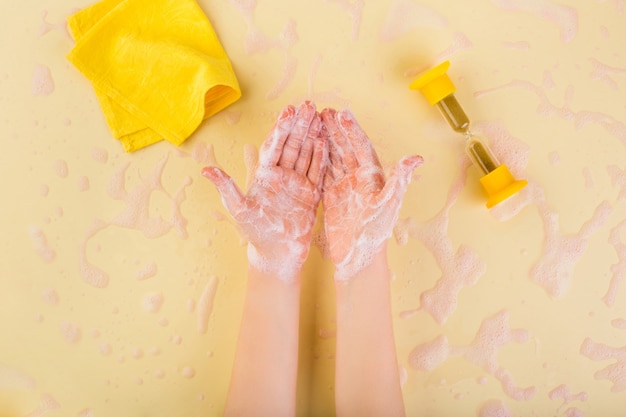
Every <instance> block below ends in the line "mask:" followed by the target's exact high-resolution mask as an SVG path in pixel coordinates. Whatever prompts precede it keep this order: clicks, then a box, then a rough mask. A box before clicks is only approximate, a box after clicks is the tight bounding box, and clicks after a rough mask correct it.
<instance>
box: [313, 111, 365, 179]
mask: <svg viewBox="0 0 626 417" xmlns="http://www.w3.org/2000/svg"><path fill="white" fill-rule="evenodd" d="M322 122H323V123H324V125H325V126H326V128H327V129H328V134H329V137H330V143H331V148H330V150H331V153H333V151H334V154H335V158H336V157H338V158H339V162H340V164H341V167H342V169H343V171H345V172H350V171H353V170H354V169H356V168H357V166H358V165H357V160H356V157H355V155H354V150H353V149H352V145H350V143H349V142H348V139H347V138H346V136H345V134H344V132H343V130H342V129H341V128H340V127H339V123H338V120H337V112H336V111H335V110H333V109H324V110H323V111H322ZM333 166H335V164H333Z"/></svg>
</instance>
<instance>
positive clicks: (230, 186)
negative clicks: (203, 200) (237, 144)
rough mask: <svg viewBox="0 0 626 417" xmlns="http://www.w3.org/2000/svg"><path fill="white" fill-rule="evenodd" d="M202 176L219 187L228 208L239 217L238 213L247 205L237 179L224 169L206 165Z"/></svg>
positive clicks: (233, 214) (234, 215)
mask: <svg viewBox="0 0 626 417" xmlns="http://www.w3.org/2000/svg"><path fill="white" fill-rule="evenodd" d="M202 176H204V177H206V178H208V179H209V180H210V181H211V182H212V183H213V185H215V187H216V188H217V191H219V193H220V195H221V196H222V203H223V204H224V207H226V210H228V212H229V213H230V214H231V216H233V217H234V218H237V214H239V213H241V211H242V210H243V208H244V205H245V203H244V202H245V197H244V195H243V193H242V192H241V190H240V189H239V187H237V184H235V181H234V180H233V179H232V178H231V177H230V176H229V175H228V174H227V173H225V172H224V171H222V170H221V169H220V168H217V167H204V168H203V169H202Z"/></svg>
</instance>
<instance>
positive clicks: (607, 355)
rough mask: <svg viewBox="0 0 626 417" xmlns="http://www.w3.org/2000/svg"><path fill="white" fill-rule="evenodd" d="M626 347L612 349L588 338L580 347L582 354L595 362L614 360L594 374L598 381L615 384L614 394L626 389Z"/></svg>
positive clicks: (612, 389)
mask: <svg viewBox="0 0 626 417" xmlns="http://www.w3.org/2000/svg"><path fill="white" fill-rule="evenodd" d="M625 351H626V346H622V347H611V346H608V345H605V344H602V343H597V342H594V341H593V340H591V338H586V339H585V340H584V341H583V343H582V345H581V346H580V353H581V354H583V355H584V356H586V357H588V358H589V359H591V360H594V361H603V362H604V361H607V360H613V361H614V362H613V363H612V364H610V365H608V366H606V367H604V368H603V369H601V370H599V371H597V372H596V373H595V374H594V377H595V379H596V380H602V379H604V380H608V381H611V382H612V383H613V387H612V388H611V391H612V392H620V391H623V390H625V389H626V354H625V353H624V352H625Z"/></svg>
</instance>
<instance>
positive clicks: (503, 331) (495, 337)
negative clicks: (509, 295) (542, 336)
mask: <svg viewBox="0 0 626 417" xmlns="http://www.w3.org/2000/svg"><path fill="white" fill-rule="evenodd" d="M528 338H529V335H528V332H527V331H526V330H521V329H511V328H510V327H509V314H508V312H507V311H501V312H499V313H497V314H495V315H493V316H491V317H488V318H486V319H485V320H484V321H483V322H482V324H481V326H480V329H479V330H478V332H477V333H476V336H475V337H474V341H473V342H472V343H471V344H470V345H469V346H461V347H455V346H450V345H449V343H448V339H447V338H446V337H445V336H439V337H437V338H436V339H434V340H433V341H431V342H427V343H424V344H422V345H419V346H416V347H415V348H414V349H413V350H412V351H411V353H410V354H409V359H408V361H409V364H410V365H411V366H412V367H413V368H414V369H417V370H422V371H430V370H433V369H436V368H438V367H439V366H440V365H441V364H443V362H445V361H446V360H448V359H449V358H451V357H464V358H465V359H467V360H468V361H470V362H471V363H473V364H475V365H477V366H479V367H481V368H482V369H484V370H485V372H487V373H489V374H490V375H492V376H493V377H494V378H496V379H497V380H498V381H500V384H501V386H502V389H503V390H504V392H505V393H506V394H507V395H508V396H510V397H511V398H513V399H515V400H517V401H525V400H530V399H531V398H533V397H534V395H535V393H536V388H535V387H527V388H521V387H518V386H517V385H515V382H514V381H513V378H512V376H511V374H510V373H509V372H508V371H507V370H506V369H504V368H502V367H501V366H500V365H499V364H498V350H499V349H500V348H502V347H503V346H505V345H508V344H510V343H524V342H527V341H528Z"/></svg>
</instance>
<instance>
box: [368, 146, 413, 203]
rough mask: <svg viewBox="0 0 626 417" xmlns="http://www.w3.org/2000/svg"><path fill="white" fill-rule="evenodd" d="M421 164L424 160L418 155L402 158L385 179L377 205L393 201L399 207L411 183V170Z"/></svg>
mask: <svg viewBox="0 0 626 417" xmlns="http://www.w3.org/2000/svg"><path fill="white" fill-rule="evenodd" d="M423 162H424V159H423V158H422V157H421V156H419V155H413V156H405V157H404V158H402V159H401V160H400V162H398V164H397V165H396V166H395V167H394V169H393V172H392V173H391V175H390V176H389V179H387V183H386V184H385V186H384V187H383V189H382V191H381V192H380V194H379V195H378V199H379V203H380V204H387V203H388V201H389V200H393V201H395V202H396V204H398V206H399V204H400V202H401V201H402V197H403V196H404V193H405V192H406V189H407V186H408V185H409V183H410V182H411V177H412V175H413V170H414V169H415V168H417V167H418V166H420V165H422V163H423ZM392 204H393V203H392Z"/></svg>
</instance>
